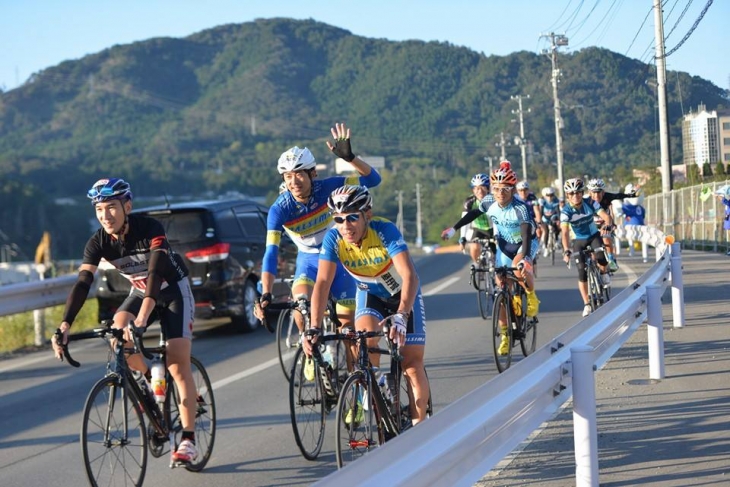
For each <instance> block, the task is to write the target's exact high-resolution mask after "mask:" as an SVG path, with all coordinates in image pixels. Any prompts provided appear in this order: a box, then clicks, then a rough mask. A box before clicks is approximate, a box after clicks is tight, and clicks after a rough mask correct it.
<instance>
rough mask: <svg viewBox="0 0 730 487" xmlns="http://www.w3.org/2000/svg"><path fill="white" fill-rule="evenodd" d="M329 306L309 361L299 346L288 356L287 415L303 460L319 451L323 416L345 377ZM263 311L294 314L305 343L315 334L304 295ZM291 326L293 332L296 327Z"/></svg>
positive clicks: (339, 338) (339, 339) (341, 346)
mask: <svg viewBox="0 0 730 487" xmlns="http://www.w3.org/2000/svg"><path fill="white" fill-rule="evenodd" d="M329 306H331V309H330V311H329V316H328V317H327V318H326V319H325V320H324V323H323V327H324V328H323V331H324V334H323V335H322V336H320V337H319V339H318V341H317V344H316V346H314V347H313V349H312V357H311V358H308V357H307V356H306V354H305V353H304V349H303V348H302V347H301V344H299V346H298V347H297V349H296V351H293V352H289V353H291V355H292V357H291V359H290V363H291V368H290V370H289V374H288V376H289V413H290V417H291V424H292V430H293V431H294V439H295V441H296V443H297V447H299V451H300V452H301V453H302V456H303V457H304V458H306V459H307V460H315V459H316V458H317V456H318V455H319V453H320V452H321V450H322V445H323V443H324V431H325V424H326V419H327V415H328V414H329V413H330V412H331V411H332V409H334V407H335V405H336V404H337V397H338V395H339V391H340V385H341V384H342V382H343V381H344V380H345V378H346V377H347V350H346V347H345V344H344V343H343V342H342V340H343V338H344V336H343V335H340V334H338V333H337V328H339V321H338V320H337V316H336V314H335V313H334V301H333V300H332V299H331V300H330V302H329V305H328V307H329ZM264 310H265V311H266V312H267V313H268V312H270V311H276V310H281V311H282V313H281V315H280V316H283V315H284V314H285V313H287V315H288V316H292V315H293V312H294V311H296V312H298V313H300V314H301V315H302V319H303V320H304V328H305V330H307V331H305V333H304V337H305V339H306V336H310V337H311V336H313V335H314V334H318V333H319V331H317V330H312V329H310V326H311V322H310V319H311V314H310V310H311V303H310V301H309V299H308V297H307V295H306V294H303V295H301V296H298V297H296V298H295V299H294V300H293V301H290V302H287V303H272V304H270V305H268V306H266V308H264ZM280 321H281V318H280ZM292 321H293V319H292ZM293 326H294V328H296V324H293ZM296 333H298V328H297V332H296ZM297 343H299V342H297ZM287 360H289V358H287Z"/></svg>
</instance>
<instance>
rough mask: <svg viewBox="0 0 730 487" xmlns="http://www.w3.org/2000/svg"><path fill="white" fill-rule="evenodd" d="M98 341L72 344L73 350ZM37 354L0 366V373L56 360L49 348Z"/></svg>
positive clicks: (84, 348) (94, 344) (83, 348)
mask: <svg viewBox="0 0 730 487" xmlns="http://www.w3.org/2000/svg"><path fill="white" fill-rule="evenodd" d="M97 345H98V343H87V344H86V345H82V346H79V347H77V346H74V350H86V349H87V348H91V347H94V346H97ZM37 353H38V354H39V355H38V356H35V357H33V358H27V359H25V360H18V361H17V362H15V363H14V364H12V365H8V366H7V367H0V374H4V373H5V372H9V371H11V370H14V369H18V368H20V367H25V366H27V365H33V364H37V363H38V362H43V361H45V360H57V359H56V357H54V356H53V352H51V351H50V350H49V351H48V352H37Z"/></svg>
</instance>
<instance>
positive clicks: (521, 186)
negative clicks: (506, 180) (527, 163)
mask: <svg viewBox="0 0 730 487" xmlns="http://www.w3.org/2000/svg"><path fill="white" fill-rule="evenodd" d="M515 188H516V189H517V191H521V190H523V189H530V185H529V184H527V181H520V182H519V183H517V186H516V187H515Z"/></svg>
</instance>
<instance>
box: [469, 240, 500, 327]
mask: <svg viewBox="0 0 730 487" xmlns="http://www.w3.org/2000/svg"><path fill="white" fill-rule="evenodd" d="M494 242H495V240H494V239H491V238H477V239H474V240H473V241H472V243H478V244H480V245H481V247H482V251H481V253H480V254H479V260H478V263H477V265H474V264H472V265H471V268H470V269H469V282H470V283H471V285H472V287H473V288H474V289H475V290H476V292H477V304H478V306H479V314H481V316H482V318H483V319H485V320H487V319H489V315H490V313H491V311H492V305H493V303H494V289H495V284H494V254H493V253H492V249H491V248H490V246H489V245H490V244H493V243H494Z"/></svg>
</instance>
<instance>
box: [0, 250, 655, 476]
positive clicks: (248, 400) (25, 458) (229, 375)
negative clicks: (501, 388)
mask: <svg viewBox="0 0 730 487" xmlns="http://www.w3.org/2000/svg"><path fill="white" fill-rule="evenodd" d="M622 262H623V265H622V268H621V270H620V271H619V273H618V274H616V276H615V277H614V286H615V287H624V286H626V285H627V284H628V283H629V282H633V280H634V279H635V278H636V275H637V274H640V273H641V272H643V269H645V268H646V267H648V265H647V264H642V263H641V261H640V260H638V259H626V260H624V261H622ZM416 267H417V269H418V271H419V275H420V278H421V285H422V288H423V291H424V295H425V296H426V297H425V306H426V313H427V317H428V323H427V329H428V331H427V336H428V338H427V346H426V364H427V366H428V371H429V377H430V380H431V387H432V396H433V403H434V409H435V411H436V414H438V411H439V410H440V409H443V408H444V407H445V406H446V405H448V404H450V403H451V402H453V401H455V400H457V399H459V398H460V397H462V396H463V395H464V394H466V393H467V392H470V391H471V390H473V389H474V388H476V387H477V386H479V385H481V384H483V383H484V382H485V381H488V380H489V379H490V378H491V377H493V376H494V375H495V374H496V373H497V372H496V368H495V366H494V361H493V358H492V352H491V342H490V336H489V332H490V330H491V328H490V327H491V324H490V323H488V322H486V321H484V320H482V319H481V318H479V317H478V310H477V304H476V299H475V293H474V292H473V291H472V290H471V288H470V287H469V284H468V259H467V258H466V257H465V256H463V255H461V254H440V255H429V256H425V257H423V258H419V259H418V261H417V263H416ZM538 269H539V278H538V296H539V298H540V300H541V301H542V304H541V308H540V310H541V311H540V324H539V329H538V347H539V346H541V345H542V344H544V343H545V342H546V341H547V340H549V338H550V337H553V336H555V335H556V334H558V333H560V332H562V331H563V330H565V329H567V328H568V327H570V326H572V325H573V324H575V323H576V322H577V321H578V320H579V319H580V313H581V310H582V303H581V300H580V297H579V294H578V291H577V288H576V283H577V275H576V271H575V269H572V270H569V269H567V268H566V267H565V266H564V265H563V264H562V263H560V264H556V265H555V266H550V265H547V264H545V263H542V262H540V264H539V267H538ZM72 353H73V355H74V357H75V358H76V359H77V360H79V361H80V362H81V363H82V366H81V368H80V369H72V368H71V367H69V366H68V365H66V364H65V363H59V362H58V361H56V360H55V359H54V358H53V357H52V354H51V351H50V349H49V350H47V351H43V352H37V353H32V354H27V355H23V356H19V357H14V358H10V359H6V360H3V361H1V362H0V409H1V410H2V411H3V414H2V417H1V418H0V484H1V485H3V486H7V487H11V486H20V485H43V486H48V487H51V486H80V485H86V484H87V481H86V479H85V476H84V468H83V464H82V460H81V450H80V447H79V441H78V435H79V431H80V425H81V415H82V409H83V405H84V401H85V399H86V395H87V394H88V392H89V390H90V388H91V386H92V385H93V383H94V382H95V381H96V380H97V379H99V378H100V377H101V376H102V375H103V373H104V370H105V369H104V367H105V364H106V358H107V353H106V350H105V348H104V344H103V343H102V342H101V341H100V340H99V343H95V341H94V340H90V341H85V342H73V343H72ZM193 353H194V355H195V356H196V357H198V358H199V359H200V360H201V361H202V362H203V363H204V365H205V366H206V368H207V370H208V373H209V375H210V377H211V380H212V381H213V385H214V389H215V396H216V402H217V412H218V434H217V438H216V442H215V449H214V452H213V456H212V458H211V461H210V462H209V463H208V466H207V467H206V469H205V470H204V471H203V472H202V473H198V474H195V473H189V472H187V471H185V470H183V469H176V470H172V471H171V470H170V469H169V468H168V466H167V464H168V458H166V457H163V458H160V459H154V458H152V457H150V458H149V462H148V469H147V476H146V479H145V480H146V483H147V485H173V483H174V485H176V486H177V487H186V486H195V487H198V486H199V485H201V483H204V484H205V485H206V486H210V487H213V486H273V485H277V486H279V485H286V486H299V485H309V484H311V483H312V482H314V481H316V480H318V479H320V478H322V477H323V476H325V475H327V474H328V473H330V472H332V471H334V470H335V469H336V464H335V459H334V427H333V426H334V412H333V413H332V414H331V415H330V417H329V419H328V425H327V428H328V430H327V432H326V440H325V445H324V448H323V451H322V453H321V455H320V457H319V459H318V460H317V461H314V462H310V461H307V460H305V459H304V458H303V457H302V456H301V455H300V453H299V450H298V449H297V446H296V444H295V442H294V440H293V435H292V431H291V424H290V419H289V408H288V386H287V383H286V382H285V380H284V378H283V375H282V373H281V370H280V368H279V365H278V361H277V358H276V348H275V342H274V336H273V335H271V334H269V333H268V332H267V331H265V330H264V329H259V330H258V331H256V332H254V333H252V334H249V335H239V334H236V333H235V332H234V331H233V330H232V328H231V327H230V326H228V325H225V324H218V325H216V324H211V323H208V324H201V325H200V326H198V327H197V329H196V332H195V342H194V347H193ZM518 357H519V353H518Z"/></svg>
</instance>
